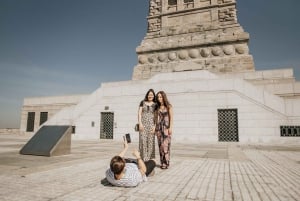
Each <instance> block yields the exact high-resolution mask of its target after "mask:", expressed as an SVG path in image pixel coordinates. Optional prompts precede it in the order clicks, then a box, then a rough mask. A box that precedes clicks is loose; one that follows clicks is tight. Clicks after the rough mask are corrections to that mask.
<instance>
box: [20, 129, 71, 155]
mask: <svg viewBox="0 0 300 201" xmlns="http://www.w3.org/2000/svg"><path fill="white" fill-rule="evenodd" d="M71 133H72V127H71V126H43V127H42V128H40V129H39V130H38V132H37V133H36V134H35V135H34V136H33V137H32V138H31V139H30V140H29V141H28V142H27V144H25V145H24V147H23V148H22V149H21V150H20V154H24V155H37V156H58V155H66V154H70V152H71Z"/></svg>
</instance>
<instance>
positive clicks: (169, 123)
mask: <svg viewBox="0 0 300 201" xmlns="http://www.w3.org/2000/svg"><path fill="white" fill-rule="evenodd" d="M138 121H139V132H140V133H139V149H140V153H141V157H142V159H143V160H149V159H154V158H155V135H156V136H157V141H158V147H159V154H160V163H161V166H160V167H161V168H162V169H166V168H168V167H169V165H170V146H171V135H172V128H173V109H172V105H171V104H170V103H169V101H168V99H167V96H166V94H165V92H163V91H159V92H158V93H157V94H156V96H155V92H154V90H153V89H149V90H148V92H147V93H146V96H145V98H144V100H143V101H141V103H140V106H139V110H138Z"/></svg>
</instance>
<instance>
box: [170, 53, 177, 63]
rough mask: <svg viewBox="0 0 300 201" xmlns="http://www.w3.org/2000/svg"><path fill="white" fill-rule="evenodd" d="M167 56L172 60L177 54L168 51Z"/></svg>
mask: <svg viewBox="0 0 300 201" xmlns="http://www.w3.org/2000/svg"><path fill="white" fill-rule="evenodd" d="M168 58H169V59H170V60H171V61H174V60H175V59H177V54H176V53H175V52H170V53H169V56H168Z"/></svg>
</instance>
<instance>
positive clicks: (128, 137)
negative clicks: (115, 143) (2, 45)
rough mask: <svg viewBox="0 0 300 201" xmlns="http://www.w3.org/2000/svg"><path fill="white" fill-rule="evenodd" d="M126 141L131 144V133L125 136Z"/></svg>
mask: <svg viewBox="0 0 300 201" xmlns="http://www.w3.org/2000/svg"><path fill="white" fill-rule="evenodd" d="M125 139H126V141H127V143H131V138H130V133H126V134H125Z"/></svg>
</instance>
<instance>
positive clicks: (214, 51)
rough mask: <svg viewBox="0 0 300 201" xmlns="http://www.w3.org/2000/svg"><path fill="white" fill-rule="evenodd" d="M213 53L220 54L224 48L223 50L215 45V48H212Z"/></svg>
mask: <svg viewBox="0 0 300 201" xmlns="http://www.w3.org/2000/svg"><path fill="white" fill-rule="evenodd" d="M211 53H212V55H214V56H220V55H221V54H222V50H221V48H220V47H213V48H212V49H211Z"/></svg>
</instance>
